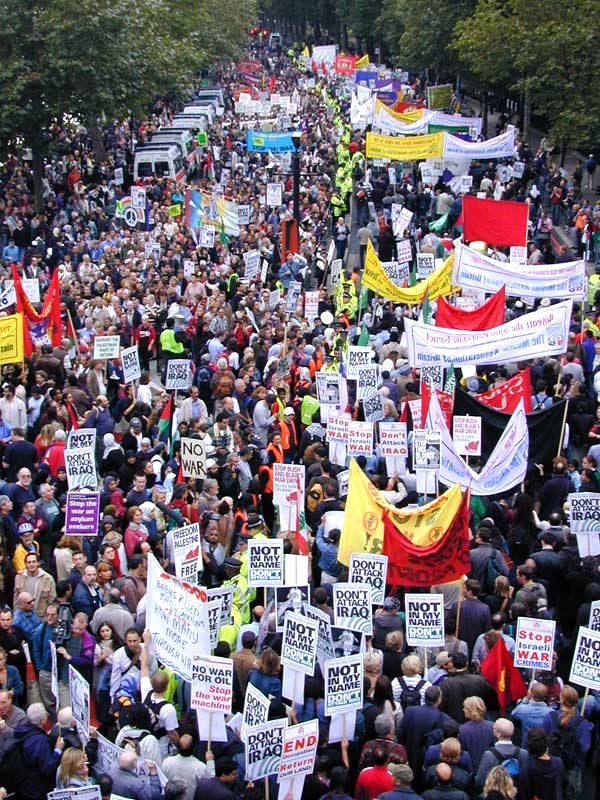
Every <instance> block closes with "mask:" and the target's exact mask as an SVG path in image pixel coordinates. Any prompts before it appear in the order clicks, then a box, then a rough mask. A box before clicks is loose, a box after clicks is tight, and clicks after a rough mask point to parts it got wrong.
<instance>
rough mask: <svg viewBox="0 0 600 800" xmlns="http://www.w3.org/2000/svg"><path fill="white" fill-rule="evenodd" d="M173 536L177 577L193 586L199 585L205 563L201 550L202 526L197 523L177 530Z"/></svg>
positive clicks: (173, 532)
mask: <svg viewBox="0 0 600 800" xmlns="http://www.w3.org/2000/svg"><path fill="white" fill-rule="evenodd" d="M171 533H172V536H173V557H174V559H175V575H177V577H178V578H179V579H180V580H182V581H187V582H188V583H191V584H193V585H195V584H197V583H198V573H199V572H202V568H203V561H202V552H201V549H200V525H199V524H198V523H197V522H194V523H192V524H191V525H184V526H183V527H182V528H175V529H174V530H173V531H171Z"/></svg>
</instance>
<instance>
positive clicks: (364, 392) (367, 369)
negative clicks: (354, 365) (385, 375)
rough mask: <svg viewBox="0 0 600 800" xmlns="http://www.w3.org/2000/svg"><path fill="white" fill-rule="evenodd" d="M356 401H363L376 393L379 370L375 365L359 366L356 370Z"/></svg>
mask: <svg viewBox="0 0 600 800" xmlns="http://www.w3.org/2000/svg"><path fill="white" fill-rule="evenodd" d="M357 372H358V379H357V384H356V399H357V400H365V399H366V398H367V397H371V396H372V395H374V394H375V393H376V392H377V386H378V385H379V368H378V366H377V364H372V363H371V364H361V365H360V366H359V367H358V369H357Z"/></svg>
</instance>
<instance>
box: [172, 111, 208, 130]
mask: <svg viewBox="0 0 600 800" xmlns="http://www.w3.org/2000/svg"><path fill="white" fill-rule="evenodd" d="M213 118H214V115H213V113H212V111H211V112H210V117H209V115H208V114H207V113H206V110H203V111H202V112H199V111H196V112H194V113H184V112H183V111H182V112H181V113H180V114H175V116H174V117H173V119H172V122H173V125H175V126H176V127H177V128H187V129H188V131H190V130H194V131H206V130H208V126H209V125H211V124H212V120H213Z"/></svg>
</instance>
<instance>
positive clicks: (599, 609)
mask: <svg viewBox="0 0 600 800" xmlns="http://www.w3.org/2000/svg"><path fill="white" fill-rule="evenodd" d="M588 628H590V629H591V630H593V631H600V600H593V601H592V603H591V605H590V621H589V622H588Z"/></svg>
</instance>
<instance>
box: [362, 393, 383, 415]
mask: <svg viewBox="0 0 600 800" xmlns="http://www.w3.org/2000/svg"><path fill="white" fill-rule="evenodd" d="M363 411H364V413H365V419H366V420H368V421H369V422H378V421H379V420H381V419H384V417H385V410H384V408H383V397H382V395H381V392H375V394H372V395H370V396H369V397H365V399H364V400H363Z"/></svg>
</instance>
